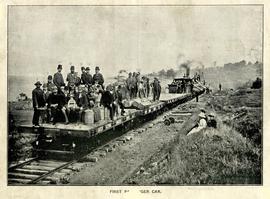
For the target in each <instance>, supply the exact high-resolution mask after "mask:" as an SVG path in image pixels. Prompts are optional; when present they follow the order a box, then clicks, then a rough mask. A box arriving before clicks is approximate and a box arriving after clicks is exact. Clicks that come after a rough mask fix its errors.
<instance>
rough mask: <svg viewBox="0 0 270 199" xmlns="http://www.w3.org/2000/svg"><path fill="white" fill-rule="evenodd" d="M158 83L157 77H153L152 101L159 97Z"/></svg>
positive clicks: (159, 88)
mask: <svg viewBox="0 0 270 199" xmlns="http://www.w3.org/2000/svg"><path fill="white" fill-rule="evenodd" d="M160 90H161V87H160V84H159V81H158V79H157V78H156V77H155V78H154V82H153V101H156V100H159V97H160Z"/></svg>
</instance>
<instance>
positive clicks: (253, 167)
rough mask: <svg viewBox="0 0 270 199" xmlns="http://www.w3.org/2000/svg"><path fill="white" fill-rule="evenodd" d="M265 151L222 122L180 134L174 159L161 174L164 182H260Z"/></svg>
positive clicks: (160, 177) (173, 151)
mask: <svg viewBox="0 0 270 199" xmlns="http://www.w3.org/2000/svg"><path fill="white" fill-rule="evenodd" d="M260 177H261V150H260V149H259V148H257V147H255V146H254V145H253V144H252V142H250V141H249V140H248V139H246V138H244V137H243V136H242V135H241V134H239V133H238V132H236V131H235V130H234V129H232V128H231V127H228V126H226V125H220V126H219V128H218V130H215V129H207V130H205V131H204V132H201V133H199V134H195V135H192V136H181V137H179V140H178V143H177V145H175V147H174V148H173V150H172V157H171V161H169V163H168V164H167V165H166V167H164V168H163V169H162V170H161V171H160V173H159V174H158V177H157V179H158V180H157V182H158V183H161V184H189V185H191V184H258V183H260Z"/></svg>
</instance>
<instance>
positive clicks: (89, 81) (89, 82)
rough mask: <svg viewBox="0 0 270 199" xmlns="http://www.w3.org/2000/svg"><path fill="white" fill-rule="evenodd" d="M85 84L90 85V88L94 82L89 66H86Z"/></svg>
mask: <svg viewBox="0 0 270 199" xmlns="http://www.w3.org/2000/svg"><path fill="white" fill-rule="evenodd" d="M85 84H86V85H87V86H88V88H89V87H90V86H92V85H93V84H94V81H93V77H92V75H91V74H90V68H89V67H86V73H85Z"/></svg>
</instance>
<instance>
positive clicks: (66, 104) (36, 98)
mask: <svg viewBox="0 0 270 199" xmlns="http://www.w3.org/2000/svg"><path fill="white" fill-rule="evenodd" d="M62 69H63V68H62V65H58V67H57V72H56V73H55V74H54V76H52V75H49V76H48V81H47V82H46V83H44V84H43V86H42V83H41V82H40V81H37V82H36V83H35V86H36V88H35V89H34V90H33V91H32V100H33V107H34V115H33V121H32V123H33V125H34V126H39V119H40V117H41V118H42V119H43V120H44V121H46V122H52V123H53V124H55V123H57V122H65V123H66V124H68V123H69V122H70V121H76V118H79V121H81V122H83V118H84V113H85V111H86V110H87V109H93V110H94V109H95V108H98V107H100V106H103V107H105V108H107V109H108V111H109V115H110V119H111V120H113V118H114V116H115V115H117V114H119V113H118V107H119V108H120V110H121V113H120V114H121V115H124V113H125V111H124V105H123V98H124V96H123V92H122V90H123V89H122V87H125V89H126V90H127V91H128V98H129V99H134V98H137V97H140V98H146V97H149V95H150V92H152V95H153V101H156V100H159V97H160V92H161V86H160V82H159V80H158V79H157V78H155V79H154V81H153V82H152V83H151V84H150V83H149V78H147V77H141V76H140V73H135V72H134V73H133V74H132V73H129V77H128V78H127V80H126V83H125V84H124V85H117V87H115V86H113V85H112V84H109V85H107V87H106V89H105V87H104V78H103V75H102V74H101V73H100V68H99V67H98V66H97V67H96V68H95V74H94V75H93V76H92V75H91V74H90V68H89V67H86V68H85V67H81V76H80V77H79V76H78V74H77V72H75V67H74V66H71V67H70V73H68V75H67V78H66V81H67V83H65V81H64V78H63V75H62ZM41 86H42V89H41ZM44 113H46V114H44Z"/></svg>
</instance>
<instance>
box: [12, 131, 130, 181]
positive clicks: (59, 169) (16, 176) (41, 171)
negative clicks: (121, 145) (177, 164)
mask: <svg viewBox="0 0 270 199" xmlns="http://www.w3.org/2000/svg"><path fill="white" fill-rule="evenodd" d="M125 136H126V135H125V134H123V135H122V136H120V137H116V138H113V139H111V140H109V141H107V142H105V143H102V144H101V145H100V146H98V147H95V148H93V149H92V150H91V151H89V152H88V153H85V154H83V155H81V156H79V157H77V158H75V159H72V160H70V161H62V160H55V159H42V158H39V157H36V158H32V159H30V160H28V161H25V162H22V163H19V164H17V165H14V166H12V167H10V168H9V169H8V185H30V184H31V185H48V184H59V183H60V184H65V183H68V181H69V177H70V174H72V173H74V172H76V171H79V170H80V165H81V164H83V163H79V161H80V160H81V159H83V158H84V157H86V156H88V155H89V154H91V153H94V152H99V151H102V150H103V149H105V148H106V146H107V145H108V144H110V143H113V142H117V141H119V140H121V137H125ZM59 152H62V153H65V152H66V151H58V153H59ZM78 165H79V166H78Z"/></svg>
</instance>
